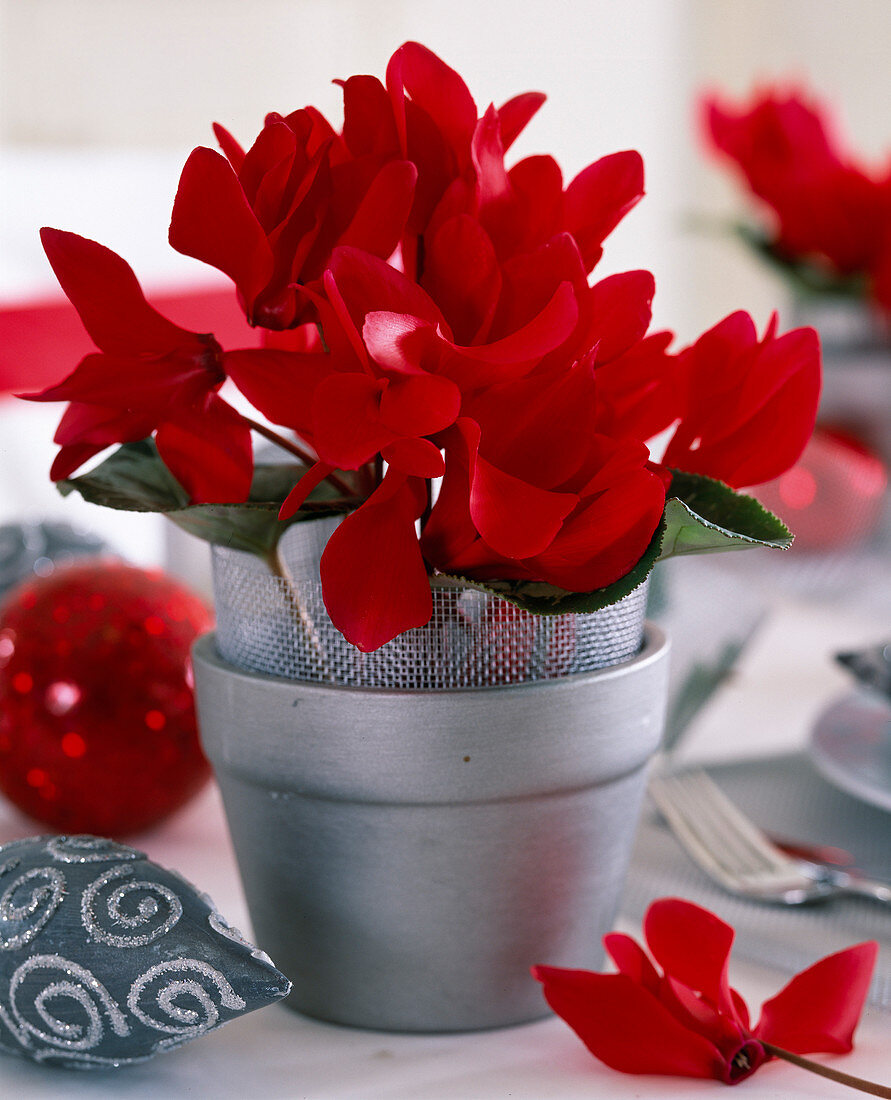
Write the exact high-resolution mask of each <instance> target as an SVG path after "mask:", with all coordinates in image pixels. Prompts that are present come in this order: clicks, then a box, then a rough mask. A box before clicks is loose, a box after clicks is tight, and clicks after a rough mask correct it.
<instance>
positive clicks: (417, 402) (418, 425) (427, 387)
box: [380, 374, 461, 436]
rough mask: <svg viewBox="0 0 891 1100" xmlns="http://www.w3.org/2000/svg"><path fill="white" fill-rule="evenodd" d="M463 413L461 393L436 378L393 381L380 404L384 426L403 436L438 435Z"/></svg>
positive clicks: (421, 376) (445, 380)
mask: <svg viewBox="0 0 891 1100" xmlns="http://www.w3.org/2000/svg"><path fill="white" fill-rule="evenodd" d="M460 409H461V391H460V390H459V389H458V387H457V386H456V385H455V383H454V382H451V381H450V380H449V379H448V378H440V377H438V376H437V375H435V374H408V375H402V376H397V377H395V378H390V380H389V384H388V385H387V388H386V389H385V390H384V391H383V394H382V395H381V401H380V415H381V422H382V423H383V424H384V425H385V427H387V428H388V429H390V430H391V431H394V432H396V433H397V434H399V435H418V436H420V435H435V434H436V433H437V432H441V431H443V430H444V429H445V428H447V427H448V426H449V425H450V424H453V423H454V421H455V418H456V417H457V415H458V413H459V411H460Z"/></svg>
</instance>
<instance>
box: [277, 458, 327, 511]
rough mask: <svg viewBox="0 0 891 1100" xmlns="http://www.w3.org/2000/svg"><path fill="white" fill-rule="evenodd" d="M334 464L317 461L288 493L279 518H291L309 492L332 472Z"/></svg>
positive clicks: (280, 509)
mask: <svg viewBox="0 0 891 1100" xmlns="http://www.w3.org/2000/svg"><path fill="white" fill-rule="evenodd" d="M333 470H334V467H333V466H329V465H328V464H327V463H325V462H317V463H316V464H315V465H314V466H310V468H309V469H308V470H307V471H306V473H305V474H303V476H302V477H301V478H300V480H299V481H298V482H297V484H296V485H295V486H294V488H293V489H292V490H291V491H290V493H288V495H287V496H286V497H285V499H284V501H283V502H282V506H281V508H279V510H278V518H279V519H290V518H291V516H293V515H295V514H296V513H297V512H298V511H299V510H300V508H301V507H302V506H303V504H304V502H305V501H306V499H307V497H308V496H309V494H310V493H311V492H312V491H313V489H315V487H316V486H317V485H320V484H321V483H322V482H323V481H324V480H325V478H326V477H327V476H328V475H329V474H330V473H332V472H333Z"/></svg>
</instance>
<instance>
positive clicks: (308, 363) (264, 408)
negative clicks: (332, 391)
mask: <svg viewBox="0 0 891 1100" xmlns="http://www.w3.org/2000/svg"><path fill="white" fill-rule="evenodd" d="M223 369H224V370H225V372H226V374H227V376H228V377H229V378H231V379H232V381H233V382H234V383H235V385H236V386H237V387H238V389H239V390H240V391H241V393H242V394H244V396H245V397H246V398H247V399H248V401H250V403H251V404H252V405H253V406H254V408H255V409H258V410H259V411H260V412H261V413H262V414H263V415H264V416H265V417H266V418H267V419H268V420H270V421H271V422H272V423H273V424H283V425H285V426H286V427H288V428H293V429H294V430H295V431H297V432H300V431H301V430H306V431H310V430H311V427H312V421H311V416H310V408H311V404H312V398H313V394H314V393H315V391H316V387H317V386H318V385H319V383H320V382H322V381H323V380H324V379H325V378H327V377H328V375H329V374H330V373H331V364H330V358H329V356H327V355H325V354H324V353H321V352H320V353H315V352H289V351H279V350H277V349H275V348H258V349H256V350H254V349H251V348H246V349H244V350H242V351H227V352H224V353H223Z"/></svg>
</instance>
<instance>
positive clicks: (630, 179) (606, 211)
mask: <svg viewBox="0 0 891 1100" xmlns="http://www.w3.org/2000/svg"><path fill="white" fill-rule="evenodd" d="M643 194H644V172H643V160H642V159H641V156H640V154H639V153H636V152H634V151H633V150H628V151H626V152H622V153H612V154H611V155H610V156H607V157H602V158H601V159H600V160H598V161H595V162H594V164H589V165H588V167H587V168H583V169H582V171H581V172H579V174H578V175H577V176H576V177H575V179H574V180H573V181H572V183H570V185H569V186H568V187H567V188H566V206H565V211H566V228H567V229H568V230H569V232H570V233H572V235H573V236H574V237H575V239H576V240H577V241H578V243H579V248H580V249H581V250H582V255H583V256H584V258H585V264H586V268H587V270H588V271H590V270H591V268H592V267H593V266H594V264H596V263H597V261H598V260H599V259H600V256H601V253H602V251H603V250H602V249H601V247H600V246H601V245H602V244H603V242H604V240H605V239H606V238H607V237H608V236H609V234H610V233H611V232H612V231H613V230H614V229H615V227H616V226H617V225H618V224H619V222H620V221H621V220H622V218H624V217H625V215H626V214H627V213H628V211H629V210H631V208H632V207H633V206H635V205H636V204H637V203H638V202H639V201H640V200H641V199H642V198H643Z"/></svg>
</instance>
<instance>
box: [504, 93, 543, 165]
mask: <svg viewBox="0 0 891 1100" xmlns="http://www.w3.org/2000/svg"><path fill="white" fill-rule="evenodd" d="M545 99H547V96H546V95H545V94H544V92H522V93H521V94H520V95H516V96H514V97H513V99H509V100H508V101H507V103H505V104H504V105H503V106H502V107H499V109H498V118H499V121H500V122H501V145H502V147H503V149H504V151H505V153H506V152H507V151H508V149H510V147H511V146H512V145H513V143H514V142H515V141H516V140H517V138H518V137H519V136H520V134H521V133H522V132H523V130H525V129H526V127H527V126H528V125H529V122H530V121H531V119H532V118H533V116H534V115H535V114H536V113H537V112H538V109H539V108H540V107H541V105H542V104H543V103H544V101H545Z"/></svg>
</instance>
